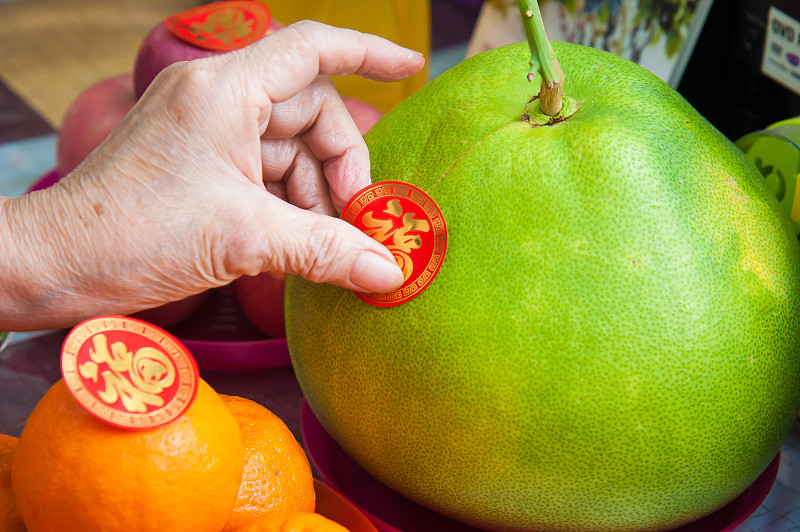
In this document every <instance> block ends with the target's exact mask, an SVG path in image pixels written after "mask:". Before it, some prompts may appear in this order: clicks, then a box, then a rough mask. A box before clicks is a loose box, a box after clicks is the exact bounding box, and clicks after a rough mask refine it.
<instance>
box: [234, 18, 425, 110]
mask: <svg viewBox="0 0 800 532" xmlns="http://www.w3.org/2000/svg"><path fill="white" fill-rule="evenodd" d="M235 53H236V54H238V55H234V53H231V54H225V56H230V57H229V58H230V60H234V61H242V62H244V65H243V66H244V69H243V70H242V71H243V72H247V73H248V79H247V80H246V83H247V85H249V87H248V88H249V89H252V92H251V97H252V98H253V101H252V103H253V104H256V105H258V106H259V108H260V109H264V108H266V107H268V106H269V104H270V102H282V101H284V100H287V99H289V98H291V97H292V96H294V95H295V94H297V93H298V92H300V91H301V90H302V89H303V88H304V87H306V86H307V85H308V84H310V83H311V82H312V81H314V79H315V78H316V77H317V76H318V75H319V74H324V75H328V76H334V75H335V76H346V75H349V74H356V75H359V76H362V77H364V78H367V79H373V80H377V81H397V80H400V79H403V78H407V77H408V76H411V75H413V74H415V73H417V72H419V70H420V69H421V68H422V67H423V66H424V64H425V58H424V56H423V55H422V54H421V53H419V52H415V51H413V50H409V49H408V48H403V47H402V46H399V45H397V44H394V43H392V42H391V41H388V40H386V39H383V38H381V37H377V36H375V35H370V34H367V33H361V32H358V31H354V30H348V29H343V28H336V27H333V26H328V25H326V24H321V23H319V22H313V21H309V20H304V21H301V22H297V23H295V24H292V25H291V26H286V27H285V28H283V29H281V30H279V31H277V32H275V33H273V34H271V35H269V36H267V37H265V38H263V39H261V40H260V41H258V42H257V43H255V44H253V45H251V46H248V47H246V48H243V49H241V50H238V51H237V52H235ZM267 57H268V58H269V60H268V61H267V60H265V59H266V58H267Z"/></svg>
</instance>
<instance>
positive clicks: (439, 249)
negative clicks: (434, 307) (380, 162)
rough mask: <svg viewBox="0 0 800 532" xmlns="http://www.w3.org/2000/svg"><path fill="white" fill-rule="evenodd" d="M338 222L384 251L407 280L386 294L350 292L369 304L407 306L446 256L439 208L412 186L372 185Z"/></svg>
mask: <svg viewBox="0 0 800 532" xmlns="http://www.w3.org/2000/svg"><path fill="white" fill-rule="evenodd" d="M341 218H342V220H344V221H346V222H349V223H351V224H353V225H354V226H356V227H358V228H359V229H361V231H363V232H364V233H365V234H366V235H368V236H371V237H372V238H374V239H375V240H377V241H378V242H380V243H381V244H383V245H385V246H386V247H387V248H388V249H389V251H391V252H392V255H393V256H394V258H395V260H396V261H397V264H398V266H400V269H401V270H403V275H404V276H405V282H404V283H403V285H402V286H401V287H400V288H398V289H397V290H395V291H394V292H390V293H388V294H365V293H362V292H354V293H355V294H356V295H357V296H358V297H359V298H361V299H363V300H364V301H366V302H367V303H369V304H371V305H375V306H378V307H393V306H395V305H400V304H402V303H405V302H407V301H410V300H412V299H414V298H415V297H417V296H418V295H420V294H421V293H422V291H423V290H425V289H426V288H427V287H428V285H430V283H431V282H432V281H433V279H434V277H436V274H437V273H439V269H440V268H441V267H442V262H443V261H444V256H445V252H446V251H447V225H445V222H444V216H443V215H442V211H441V210H440V209H439V206H438V205H436V203H435V202H434V201H433V200H432V199H431V197H430V196H428V195H427V194H426V193H425V192H424V191H422V190H421V189H419V188H417V187H415V186H414V185H410V184H408V183H403V182H401V181H380V182H378V183H373V184H372V185H370V186H368V187H366V188H364V189H363V190H361V191H360V192H359V193H358V194H356V195H355V196H353V198H351V199H350V201H349V202H348V203H347V205H346V206H345V208H344V210H343V211H342V215H341Z"/></svg>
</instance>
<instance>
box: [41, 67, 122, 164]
mask: <svg viewBox="0 0 800 532" xmlns="http://www.w3.org/2000/svg"><path fill="white" fill-rule="evenodd" d="M135 102H136V99H135V98H134V96H133V75H131V74H130V73H127V74H120V75H118V76H114V77H112V78H108V79H104V80H102V81H100V82H98V83H95V84H94V85H92V86H91V87H89V88H88V89H86V90H85V91H83V92H82V93H81V94H80V95H78V97H77V98H76V99H75V100H74V101H73V102H72V103H71V104H70V106H69V107H68V108H67V112H66V114H65V115H64V120H63V122H62V124H61V129H60V130H59V132H58V136H57V138H56V169H57V171H58V175H60V176H65V175H67V174H68V173H69V172H71V171H72V170H73V169H74V168H75V167H76V166H78V164H80V162H81V161H83V159H85V158H86V156H87V155H89V153H90V152H91V151H92V150H94V149H95V148H96V147H97V146H98V145H99V144H100V143H101V142H103V140H105V138H106V137H107V136H108V134H109V133H111V131H112V130H113V129H114V128H115V127H117V125H118V124H119V123H120V122H121V121H122V118H123V117H124V116H125V115H126V114H127V113H128V111H130V110H131V108H132V107H133V104H134V103H135Z"/></svg>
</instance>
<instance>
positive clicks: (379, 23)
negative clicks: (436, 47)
mask: <svg viewBox="0 0 800 532" xmlns="http://www.w3.org/2000/svg"><path fill="white" fill-rule="evenodd" d="M261 1H263V2H264V3H265V4H266V5H267V7H269V9H270V11H271V12H272V16H273V18H274V19H275V20H277V21H278V22H280V23H282V24H285V25H288V24H291V23H292V22H297V21H298V20H304V19H311V20H316V21H319V22H324V23H325V24H330V25H332V26H339V27H343V28H350V29H354V30H358V31H362V32H365V33H372V34H374V35H379V36H381V37H384V38H386V39H389V40H390V41H392V42H395V43H397V44H399V45H401V46H405V47H407V48H411V49H412V50H416V51H418V52H421V53H423V54H425V57H426V59H429V49H430V3H429V0H339V1H336V0H317V1H315V2H307V1H299V0H261ZM331 78H332V79H333V82H334V84H335V85H336V88H337V89H338V90H339V92H340V93H341V94H343V95H346V96H350V97H353V98H357V99H359V100H362V101H365V102H367V103H370V104H372V105H374V106H375V107H377V108H378V109H380V110H381V111H383V112H384V113H385V112H388V111H389V110H390V109H392V108H393V107H394V106H395V105H397V104H398V103H400V102H401V101H403V100H404V99H406V98H407V97H409V96H410V95H411V94H413V93H414V92H415V91H416V90H417V89H419V88H420V87H422V86H423V85H424V84H425V83H426V82H427V67H426V68H425V69H423V71H422V72H419V73H417V74H415V75H414V76H412V77H411V78H409V79H406V80H403V81H397V82H394V83H383V82H378V81H370V80H366V79H364V78H361V77H359V76H331Z"/></svg>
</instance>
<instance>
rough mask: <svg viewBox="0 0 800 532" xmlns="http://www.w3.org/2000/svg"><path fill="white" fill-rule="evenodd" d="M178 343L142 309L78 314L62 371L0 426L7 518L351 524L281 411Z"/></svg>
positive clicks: (247, 525)
mask: <svg viewBox="0 0 800 532" xmlns="http://www.w3.org/2000/svg"><path fill="white" fill-rule="evenodd" d="M103 327H105V328H103ZM131 331H133V332H131ZM137 331H138V332H137ZM125 335H127V336H125ZM152 338H155V339H156V340H154V341H152V342H151V341H150V340H149V339H152ZM137 342H138V345H137ZM148 342H149V343H148ZM170 342H172V343H170ZM73 345H74V346H76V347H75V348H74V349H72V347H70V346H73ZM161 346H167V347H166V348H164V349H160V347H161ZM173 346H177V347H173ZM176 351H177V352H178V355H177V356H176V355H175V354H174V353H175V352H176ZM126 353H127V356H126ZM71 356H74V359H75V360H76V362H75V363H74V364H71V363H70V362H69V360H70V357H71ZM179 356H183V357H184V360H189V361H191V356H190V355H189V354H188V352H187V351H185V349H183V348H182V347H181V346H180V344H178V343H177V342H175V341H174V339H173V338H172V337H170V336H169V335H168V334H167V333H165V332H164V331H161V330H160V329H158V328H155V327H152V326H150V325H149V324H146V323H144V322H140V321H138V320H134V319H131V318H122V317H102V318H97V319H94V320H89V321H87V322H84V323H83V324H81V325H79V326H77V327H76V328H75V329H74V330H73V331H72V333H70V335H69V336H68V337H67V340H65V342H64V350H63V353H62V371H63V374H64V378H63V379H61V380H59V381H58V382H57V383H55V384H54V385H53V386H52V387H51V388H50V390H49V391H48V392H47V393H46V394H45V395H44V397H43V398H42V399H41V400H40V401H39V403H38V404H37V405H36V408H35V409H34V410H33V412H32V414H31V415H30V417H29V419H28V421H27V423H26V426H25V428H24V430H23V432H22V434H21V436H20V437H19V438H14V437H11V436H7V435H0V530H3V531H4V532H22V531H25V530H27V531H28V532H38V531H43V532H44V531H60V532H64V531H73V530H74V531H80V532H88V531H93V530H98V531H99V530H103V531H126V532H127V531H132V530H136V531H151V530H152V531H164V530H170V531H181V530H185V531H192V532H198V531H208V532H220V531H224V532H236V531H260V530H264V531H266V530H269V531H273V530H274V531H285V532H290V531H294V532H302V531H308V532H310V531H318V532H346V529H345V528H344V527H343V526H341V525H339V524H337V523H335V522H333V521H331V520H329V519H328V518H326V517H324V516H322V515H321V514H318V513H315V498H316V496H315V484H314V479H313V477H312V472H311V468H310V465H309V462H308V460H307V458H306V455H305V453H304V451H303V449H302V447H301V446H300V444H299V443H298V442H297V440H296V439H295V438H294V436H293V434H292V432H291V431H290V430H289V429H288V428H287V426H286V425H285V424H284V423H283V421H282V420H281V419H280V418H278V417H277V416H275V415H274V414H273V413H272V412H270V411H269V410H267V409H266V408H264V407H263V406H261V405H259V404H257V403H255V402H253V401H250V400H248V399H244V398H242V397H233V396H226V395H220V394H218V393H217V392H215V391H214V390H213V389H212V388H211V386H209V385H208V384H207V383H206V382H205V381H203V380H202V379H200V378H199V376H198V374H197V371H196V366H194V369H192V365H193V364H192V363H191V362H190V363H188V364H185V363H182V362H181V360H179ZM81 357H83V359H82V358H81ZM173 364H174V365H173ZM93 369H94V371H93ZM173 369H176V371H173ZM93 383H94V384H97V383H100V384H102V385H103V386H105V388H104V387H103V386H99V387H97V386H94V385H93ZM174 389H180V390H192V391H193V393H194V395H191V392H186V393H183V394H182V393H181V392H180V391H179V392H178V393H176V394H172V395H171V390H174ZM112 390H113V392H112ZM114 392H118V393H114ZM81 394H83V395H81ZM89 396H91V398H90V400H89V401H88V402H87V401H86V400H85V398H86V397H89ZM139 399H143V400H144V403H138V402H137V401H138V400H139ZM145 403H146V404H145ZM109 412H110V415H108V413H109ZM165 416H166V417H168V418H167V419H165Z"/></svg>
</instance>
